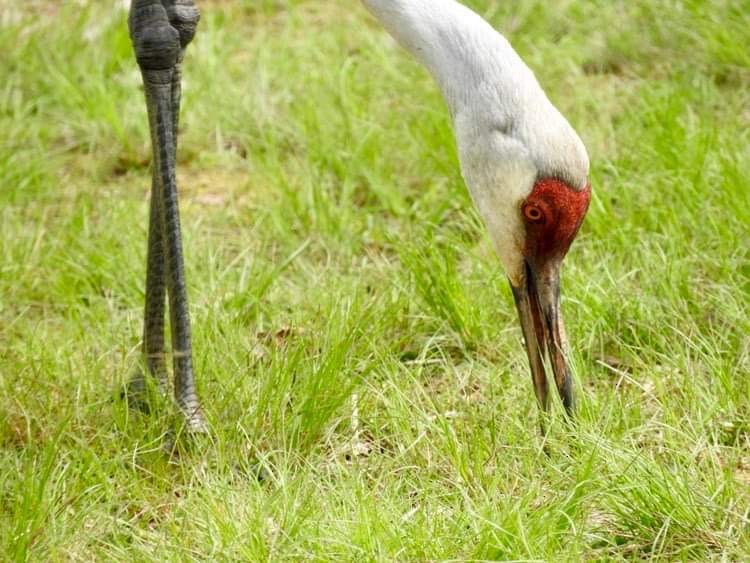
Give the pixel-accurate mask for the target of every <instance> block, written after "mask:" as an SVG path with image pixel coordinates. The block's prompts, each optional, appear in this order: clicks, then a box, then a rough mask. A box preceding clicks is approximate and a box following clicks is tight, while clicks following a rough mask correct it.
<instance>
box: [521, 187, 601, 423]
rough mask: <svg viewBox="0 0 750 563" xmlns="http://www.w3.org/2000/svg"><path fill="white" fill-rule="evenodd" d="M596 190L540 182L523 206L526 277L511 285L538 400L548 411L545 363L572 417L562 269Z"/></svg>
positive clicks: (524, 266)
mask: <svg viewBox="0 0 750 563" xmlns="http://www.w3.org/2000/svg"><path fill="white" fill-rule="evenodd" d="M590 200H591V187H590V185H589V184H588V183H587V184H586V185H585V187H584V188H583V189H580V190H575V189H572V188H571V187H570V186H568V185H567V184H566V183H565V182H563V181H561V180H558V179H555V178H545V179H541V180H539V181H537V182H536V183H535V184H534V187H533V189H532V191H531V193H530V194H529V196H528V197H527V198H526V199H525V200H524V201H523V203H522V204H521V206H520V209H519V212H520V214H521V216H522V219H521V220H522V223H523V229H524V239H523V240H524V242H523V247H522V248H521V249H520V251H521V256H522V273H521V276H520V278H518V279H517V280H515V281H513V280H511V288H512V291H513V298H514V299H515V302H516V307H517V309H518V316H519V320H520V322H521V328H522V330H523V333H524V339H525V341H526V352H527V354H528V357H529V365H530V367H531V371H532V378H533V381H534V386H535V390H536V392H537V397H538V398H539V400H540V402H541V403H542V406H543V407H546V397H547V393H546V374H545V372H544V361H543V360H544V358H545V356H546V357H547V359H548V360H549V363H550V364H551V366H552V371H553V374H554V377H555V383H556V386H557V388H558V391H559V393H560V397H561V399H562V401H563V405H564V406H565V409H566V411H567V412H568V413H570V412H572V410H573V408H574V404H573V390H572V388H571V376H570V370H569V368H568V364H567V361H566V360H565V348H566V346H567V343H566V338H565V328H564V325H563V320H562V314H561V312H560V268H561V265H562V260H563V258H564V257H565V254H566V253H567V252H568V249H569V248H570V245H571V243H572V242H573V239H574V238H575V236H576V234H577V233H578V229H579V228H580V226H581V223H582V222H583V218H584V216H585V215H586V210H587V209H588V206H589V201H590Z"/></svg>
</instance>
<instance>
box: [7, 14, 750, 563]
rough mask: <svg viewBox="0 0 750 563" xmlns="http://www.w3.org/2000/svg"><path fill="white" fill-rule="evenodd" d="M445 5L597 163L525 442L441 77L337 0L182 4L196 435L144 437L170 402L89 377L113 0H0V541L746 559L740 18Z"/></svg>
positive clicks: (138, 188)
mask: <svg viewBox="0 0 750 563" xmlns="http://www.w3.org/2000/svg"><path fill="white" fill-rule="evenodd" d="M470 4H471V5H472V6H473V7H475V8H476V9H478V10H479V11H480V12H481V13H482V14H484V15H485V16H486V17H487V18H488V19H490V20H491V21H492V22H493V24H494V25H495V26H496V27H498V28H499V29H501V30H502V31H504V32H505V33H506V34H507V35H508V36H509V37H510V38H511V40H512V41H513V42H514V44H515V45H516V47H517V49H518V50H519V52H520V53H521V54H522V56H523V57H524V58H525V59H526V60H527V61H528V63H529V64H530V65H531V66H532V67H533V68H534V69H535V70H536V72H537V75H538V77H539V79H540V81H541V82H542V84H543V85H544V86H545V88H546V90H547V92H548V94H549V95H550V97H551V98H552V99H553V101H554V102H555V103H556V104H557V105H558V107H559V108H560V109H561V110H562V112H563V113H564V114H565V115H567V116H568V117H569V119H570V121H571V122H572V123H573V124H574V126H575V127H576V129H577V130H578V131H579V132H580V133H581V135H582V137H583V139H584V141H585V142H586V144H587V146H588V149H589V153H590V155H591V157H592V173H591V178H592V184H593V186H594V199H593V203H592V207H591V210H590V212H589V216H588V218H587V220H586V223H585V225H584V227H583V229H582V232H581V235H580V237H579V240H578V241H577V242H576V244H575V245H574V247H573V250H572V252H571V255H570V257H569V259H568V260H567V263H566V271H565V276H564V280H563V285H564V295H565V298H564V302H563V308H564V309H565V315H566V317H567V324H568V327H569V337H570V340H571V342H572V343H573V344H574V350H573V351H572V361H573V364H574V366H575V371H576V373H577V380H578V387H579V392H580V403H581V416H580V423H579V425H578V427H577V428H576V429H575V430H574V431H573V430H570V429H568V428H566V427H565V425H564V424H562V421H561V418H560V413H559V411H560V409H559V407H556V412H555V415H554V416H553V418H552V432H551V434H550V437H549V442H548V444H547V445H548V448H549V451H550V455H549V456H547V455H545V454H544V453H543V452H542V443H541V442H542V440H541V438H540V437H539V436H538V435H537V427H538V426H537V423H536V417H537V409H536V405H535V402H534V397H533V393H532V389H531V384H530V381H529V376H528V372H527V366H526V360H525V356H524V352H523V348H522V346H521V336H520V331H519V329H518V328H517V323H516V320H515V313H514V309H513V304H512V298H511V295H510V292H509V290H508V288H507V283H506V282H505V280H504V276H503V273H502V271H501V268H500V266H499V262H498V261H497V259H496V258H495V257H494V256H493V253H492V251H491V250H490V248H489V245H488V243H487V239H486V235H485V233H484V231H483V229H482V226H481V223H480V221H479V220H478V219H477V216H476V214H475V212H474V210H473V209H472V206H471V204H470V201H469V198H468V195H467V192H466V189H465V188H464V186H463V184H462V181H461V179H460V175H459V172H458V165H457V160H456V155H455V146H454V141H453V138H452V133H451V130H450V123H449V119H448V116H447V112H446V111H445V109H444V107H443V103H442V101H441V100H440V97H439V94H438V93H437V91H436V89H435V87H434V85H433V84H432V82H431V80H430V79H429V77H428V76H427V75H426V74H425V73H424V72H423V71H422V70H421V69H420V68H419V67H418V66H417V65H416V63H414V62H413V61H411V60H410V59H409V57H408V56H407V55H406V54H405V53H404V52H403V51H402V50H401V49H399V48H398V47H397V46H395V44H394V43H393V42H392V41H391V40H390V39H389V38H388V37H387V36H386V35H385V33H384V32H383V31H382V30H380V29H379V28H378V26H377V25H376V24H375V23H374V22H373V20H372V19H371V18H370V17H369V16H368V15H367V14H366V13H365V11H364V10H363V9H362V8H361V6H359V5H356V4H355V5H352V4H351V3H350V2H346V1H344V0H325V1H324V0H308V1H292V0H263V1H256V0H252V1H251V0H237V1H234V2H220V1H218V0H216V1H211V0H203V2H202V7H203V12H204V17H203V21H202V23H201V26H200V30H199V34H198V36H197V39H196V41H195V43H194V44H193V45H192V46H191V48H190V50H189V52H188V56H187V61H186V84H185V99H184V108H185V111H184V113H183V120H182V123H183V131H182V136H181V141H180V142H181V146H180V157H179V159H180V176H179V181H180V184H181V196H182V200H181V207H182V212H183V226H184V233H185V248H186V255H187V265H186V266H187V275H188V285H189V294H190V299H191V312H192V315H193V325H194V341H195V342H194V346H195V363H196V367H197V372H198V376H199V389H200V393H201V395H202V397H203V399H204V401H205V405H206V410H207V414H208V416H209V418H210V421H211V425H212V428H213V435H212V438H211V439H207V440H205V441H204V442H201V443H200V444H197V445H196V446H197V447H190V446H189V445H187V444H182V445H181V447H182V448H183V451H182V454H181V456H180V457H179V459H178V460H171V459H169V458H168V457H167V456H165V454H164V453H163V452H162V444H163V443H164V435H163V434H164V432H165V431H166V430H167V429H168V428H171V427H174V425H175V419H174V412H173V410H172V409H171V408H170V406H169V404H168V402H167V401H162V404H161V406H159V407H158V408H157V409H156V412H155V413H154V414H152V415H151V416H143V415H140V414H137V413H133V412H129V411H128V409H127V408H126V406H125V405H124V404H123V403H122V402H121V401H119V400H118V398H117V396H118V392H119V389H120V387H121V386H122V385H123V384H124V383H125V382H126V381H127V380H128V378H129V377H130V374H131V373H133V371H134V369H135V366H136V365H137V363H138V361H139V354H138V350H139V337H140V334H141V314H142V313H141V309H142V302H143V287H144V272H145V241H146V224H147V205H148V201H147V192H148V183H149V178H150V173H149V165H150V162H149V160H150V159H149V147H148V144H147V141H148V131H147V124H146V119H145V109H144V105H143V100H142V91H141V89H140V87H139V81H140V78H139V74H138V72H137V70H136V67H135V65H134V61H133V59H132V54H131V48H130V43H129V39H128V36H127V30H126V25H125V19H126V14H125V12H124V11H123V10H122V9H121V5H122V2H114V1H113V0H110V1H107V2H94V1H78V2H62V3H59V2H47V1H34V2H24V3H23V5H21V4H19V3H14V2H9V1H7V0H4V1H1V2H0V51H1V52H3V53H4V57H5V58H4V61H5V62H4V63H3V64H2V65H0V214H1V215H2V221H1V223H0V417H1V420H2V424H0V553H2V554H3V556H2V559H4V560H11V561H26V560H53V561H60V560H86V561H88V560H91V559H98V560H112V559H116V560H122V559H131V560H146V559H158V560H162V559H164V560H206V559H210V560H214V559H216V560H253V561H256V560H274V561H275V560H285V559H317V560H481V559H485V560H486V559H538V560H579V559H583V558H586V559H596V560H602V559H642V558H647V559H651V558H653V559H657V560H675V559H682V560H685V559H690V560H703V559H715V560H744V559H748V558H750V493H749V492H748V491H749V490H750V377H749V376H750V336H749V335H750V321H749V320H748V318H749V317H748V306H749V305H750V297H749V296H750V234H749V233H750V231H749V230H748V227H747V225H748V224H750V195H748V194H750V182H748V179H747V170H746V168H747V163H748V162H750V113H749V112H748V107H750V54H749V53H750V52H749V51H748V50H747V45H748V44H750V31H749V30H750V16H749V14H750V11H749V10H747V6H746V5H744V4H743V3H742V2H730V1H722V0H715V1H712V2H703V1H695V0H682V1H674V2H667V3H665V2H657V1H656V0H641V1H639V2H620V1H618V2H604V1H594V2H574V1H572V0H571V1H565V2H557V3H554V5H550V3H548V2H538V1H535V0H524V1H522V2H497V1H493V0H473V1H472V2H470ZM115 6H117V8H115ZM259 472H261V473H262V475H263V476H264V479H263V481H262V482H260V483H259V482H258V479H257V478H256V477H257V474H258V473H259Z"/></svg>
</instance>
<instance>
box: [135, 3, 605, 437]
mask: <svg viewBox="0 0 750 563" xmlns="http://www.w3.org/2000/svg"><path fill="white" fill-rule="evenodd" d="M363 3H364V4H365V6H366V7H367V8H368V9H369V11H370V12H371V13H372V14H373V15H374V16H375V18H377V19H378V20H379V21H380V22H381V23H382V25H383V26H384V27H385V28H386V30H387V31H388V32H389V33H390V34H391V35H393V37H394V38H395V39H396V40H397V41H398V42H399V43H400V44H401V45H402V46H403V47H405V48H406V49H407V50H408V51H409V52H411V54H412V55H413V56H414V57H416V59H417V60H418V61H419V62H421V63H422V65H424V66H425V67H426V68H427V70H428V71H429V72H430V73H431V74H432V76H433V78H434V79H435V81H436V82H437V84H438V86H439V88H440V90H441V91H442V94H443V96H444V98H445V100H446V103H447V105H448V109H449V110H450V114H451V117H452V122H453V128H454V132H455V135H456V141H457V146H458V152H459V160H460V163H461V172H462V175H463V177H464V180H465V183H466V185H467V186H468V188H469V191H470V193H471V196H472V198H473V200H474V203H475V204H476V206H477V209H478V210H479V213H480V215H481V217H482V218H483V220H484V222H485V225H486V227H487V230H488V232H489V235H490V238H491V240H492V242H493V245H494V247H495V250H496V252H497V254H498V256H499V257H500V260H501V262H502V264H503V266H504V268H505V271H506V274H507V277H508V279H509V281H510V285H511V290H512V293H513V297H514V299H515V304H516V307H517V309H518V315H519V320H520V323H521V328H522V332H523V336H524V340H525V345H526V352H527V355H528V360H529V365H530V368H531V375H532V380H533V385H534V391H535V393H536V397H537V400H538V402H539V405H540V407H541V409H542V411H546V410H547V408H548V391H547V377H546V373H545V360H547V361H548V363H549V364H551V367H552V372H553V374H554V380H555V383H556V386H557V390H558V392H559V394H560V397H561V399H562V403H563V405H564V407H565V410H566V412H567V413H568V414H569V415H572V414H573V412H574V398H573V388H572V382H571V374H570V370H569V368H568V365H567V362H566V359H565V347H566V342H565V332H564V328H563V321H562V317H561V314H560V268H561V263H562V260H563V258H564V256H565V254H566V253H567V251H568V248H569V247H570V244H571V243H572V241H573V239H574V238H575V236H576V233H577V232H578V229H579V227H580V225H581V223H582V221H583V218H584V215H585V214H586V210H587V208H588V205H589V200H590V197H591V188H590V184H589V181H588V169H589V161H588V156H587V154H586V149H585V148H584V146H583V143H582V142H581V140H580V138H579V137H578V135H577V134H576V132H575V131H574V130H573V128H572V127H571V126H570V124H569V123H568V122H567V121H566V120H565V118H564V117H563V116H562V115H561V114H560V112H559V111H558V110H557V109H556V108H555V107H554V106H553V105H552V103H551V102H550V101H549V99H548V98H547V96H546V95H545V93H544V91H543V90H542V88H541V87H540V86H539V83H538V82H537V80H536V78H535V77H534V74H533V73H532V71H531V70H530V69H529V68H528V67H527V66H526V64H524V62H523V61H522V60H521V58H520V57H519V56H518V54H517V53H516V52H515V51H514V50H513V48H512V47H511V45H510V43H508V41H507V40H506V39H505V38H504V37H503V36H502V35H500V34H499V33H498V32H497V31H495V30H494V29H493V28H492V27H491V26H490V25H489V24H488V23H487V22H486V21H484V20H483V19H482V18H481V17H480V16H479V15H478V14H476V13H474V12H473V11H471V10H470V9H468V8H467V7H465V6H463V5H462V4H459V3H458V2H456V1H454V0H363ZM198 19H199V13H198V10H197V8H196V7H195V5H194V2H193V0H132V3H131V10H130V18H129V28H130V35H131V39H132V42H133V46H134V50H135V54H136V59H137V62H138V65H139V66H140V69H141V72H142V76H143V82H144V87H145V91H146V103H147V107H148V115H149V125H150V129H151V141H152V145H153V160H154V173H153V177H152V198H151V212H150V221H149V239H148V259H147V260H148V266H147V278H146V304H145V321H144V336H143V354H144V357H145V364H146V369H147V371H148V372H149V373H151V374H152V375H154V376H155V377H156V378H157V379H158V380H159V381H161V382H162V383H164V382H166V377H167V368H166V365H165V362H164V312H165V311H164V295H165V292H166V293H167V295H168V296H169V310H170V322H171V327H172V349H173V352H172V353H173V357H174V360H173V362H174V367H173V369H174V381H175V397H176V401H177V404H178V406H179V407H180V409H181V410H182V412H183V413H184V415H185V418H186V422H187V426H188V428H189V429H190V430H192V431H202V430H205V428H206V423H205V419H204V416H203V413H202V410H201V406H200V403H199V401H198V397H197V395H196V392H195V384H194V377H193V369H192V359H191V344H190V322H189V317H188V306H187V296H186V292H185V277H184V270H183V257H182V245H181V240H180V224H179V212H178V205H177V186H176V183H175V152H176V144H177V141H176V133H177V121H178V117H179V109H180V79H181V63H182V58H183V55H184V53H185V48H186V47H187V45H188V43H189V42H190V41H191V40H192V38H193V36H194V34H195V30H196V25H197V23H198ZM143 378H144V375H143V373H139V374H138V375H137V376H136V377H135V378H134V379H133V381H132V382H131V384H130V390H131V394H132V395H133V396H135V397H136V398H137V393H138V392H139V391H140V390H142V388H143V386H144V380H143Z"/></svg>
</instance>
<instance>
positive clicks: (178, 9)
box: [162, 0, 201, 49]
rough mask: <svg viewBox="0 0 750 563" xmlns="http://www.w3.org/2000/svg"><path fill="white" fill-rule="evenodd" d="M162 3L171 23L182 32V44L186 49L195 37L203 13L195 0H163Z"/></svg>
mask: <svg viewBox="0 0 750 563" xmlns="http://www.w3.org/2000/svg"><path fill="white" fill-rule="evenodd" d="M162 4H163V5H164V8H166V10H167V16H168V17H169V23H170V24H172V27H174V28H175V29H176V30H177V32H178V33H179V34H180V46H181V47H182V48H183V49H184V48H185V47H187V45H188V43H190V42H191V41H192V40H193V37H195V30H196V28H197V27H198V21H199V20H200V19H201V13H200V11H199V10H198V8H197V6H196V5H195V2H194V1H193V0H162Z"/></svg>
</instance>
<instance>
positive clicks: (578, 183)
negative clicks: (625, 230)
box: [455, 104, 591, 413]
mask: <svg viewBox="0 0 750 563" xmlns="http://www.w3.org/2000/svg"><path fill="white" fill-rule="evenodd" d="M484 107H487V106H484ZM525 117H526V119H524V120H522V121H521V120H519V121H517V122H516V123H515V127H512V128H505V129H500V128H498V127H492V126H491V125H490V126H488V125H487V124H492V123H493V122H494V120H493V119H491V118H487V116H486V114H484V113H480V114H479V117H478V115H477V113H476V112H471V113H468V114H463V115H461V114H459V115H457V116H456V118H455V126H456V136H457V141H458V149H459V156H460V160H461V168H462V172H463V175H464V178H465V180H466V184H467V186H468V188H469V191H470V192H471V195H472V198H473V199H474V201H475V203H476V205H477V209H478V210H479V212H480V214H481V215H482V218H483V220H484V222H485V224H486V225H487V229H488V232H489V234H490V237H491V238H492V241H493V243H494V246H495V249H496V251H497V253H498V255H499V257H500V259H501V261H502V263H503V265H504V266H505V271H506V274H507V276H508V279H509V281H510V284H511V288H512V291H513V296H514V299H515V302H516V307H517V309H518V315H519V320H520V322H521V327H522V330H523V334H524V340H525V343H526V352H527V354H528V358H529V364H530V367H531V372H532V378H533V381H534V388H535V391H536V395H537V399H538V400H539V402H540V403H541V406H542V407H543V408H546V406H547V380H546V375H545V368H544V366H545V360H546V361H548V363H549V365H551V367H552V371H553V373H554V378H555V383H556V385H557V388H558V391H559V393H560V396H561V398H562V401H563V404H564V406H565V407H566V410H567V411H568V412H569V413H571V412H572V410H573V407H574V406H573V391H572V388H571V377H570V370H569V368H568V364H567V362H566V359H565V354H564V350H565V347H566V342H565V329H564V326H563V320H562V315H561V313H560V270H561V266H562V261H563V258H564V257H565V255H566V253H567V252H568V249H569V248H570V245H571V243H572V242H573V240H574V239H575V237H576V234H577V233H578V229H579V228H580V226H581V223H582V222H583V219H584V216H585V214H586V211H587V209H588V206H589V201H590V199H591V187H590V184H589V181H588V169H589V162H588V156H587V154H586V149H585V148H584V146H583V143H582V142H581V140H580V139H579V137H578V135H577V134H576V133H575V131H573V129H572V127H570V125H569V124H568V122H567V121H566V120H565V119H564V118H562V116H561V115H560V114H559V113H558V112H557V111H556V110H555V109H554V108H552V106H551V104H539V105H538V106H537V111H535V112H533V113H531V114H526V115H525ZM480 118H481V119H480ZM480 123H481V125H478V124H480Z"/></svg>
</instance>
